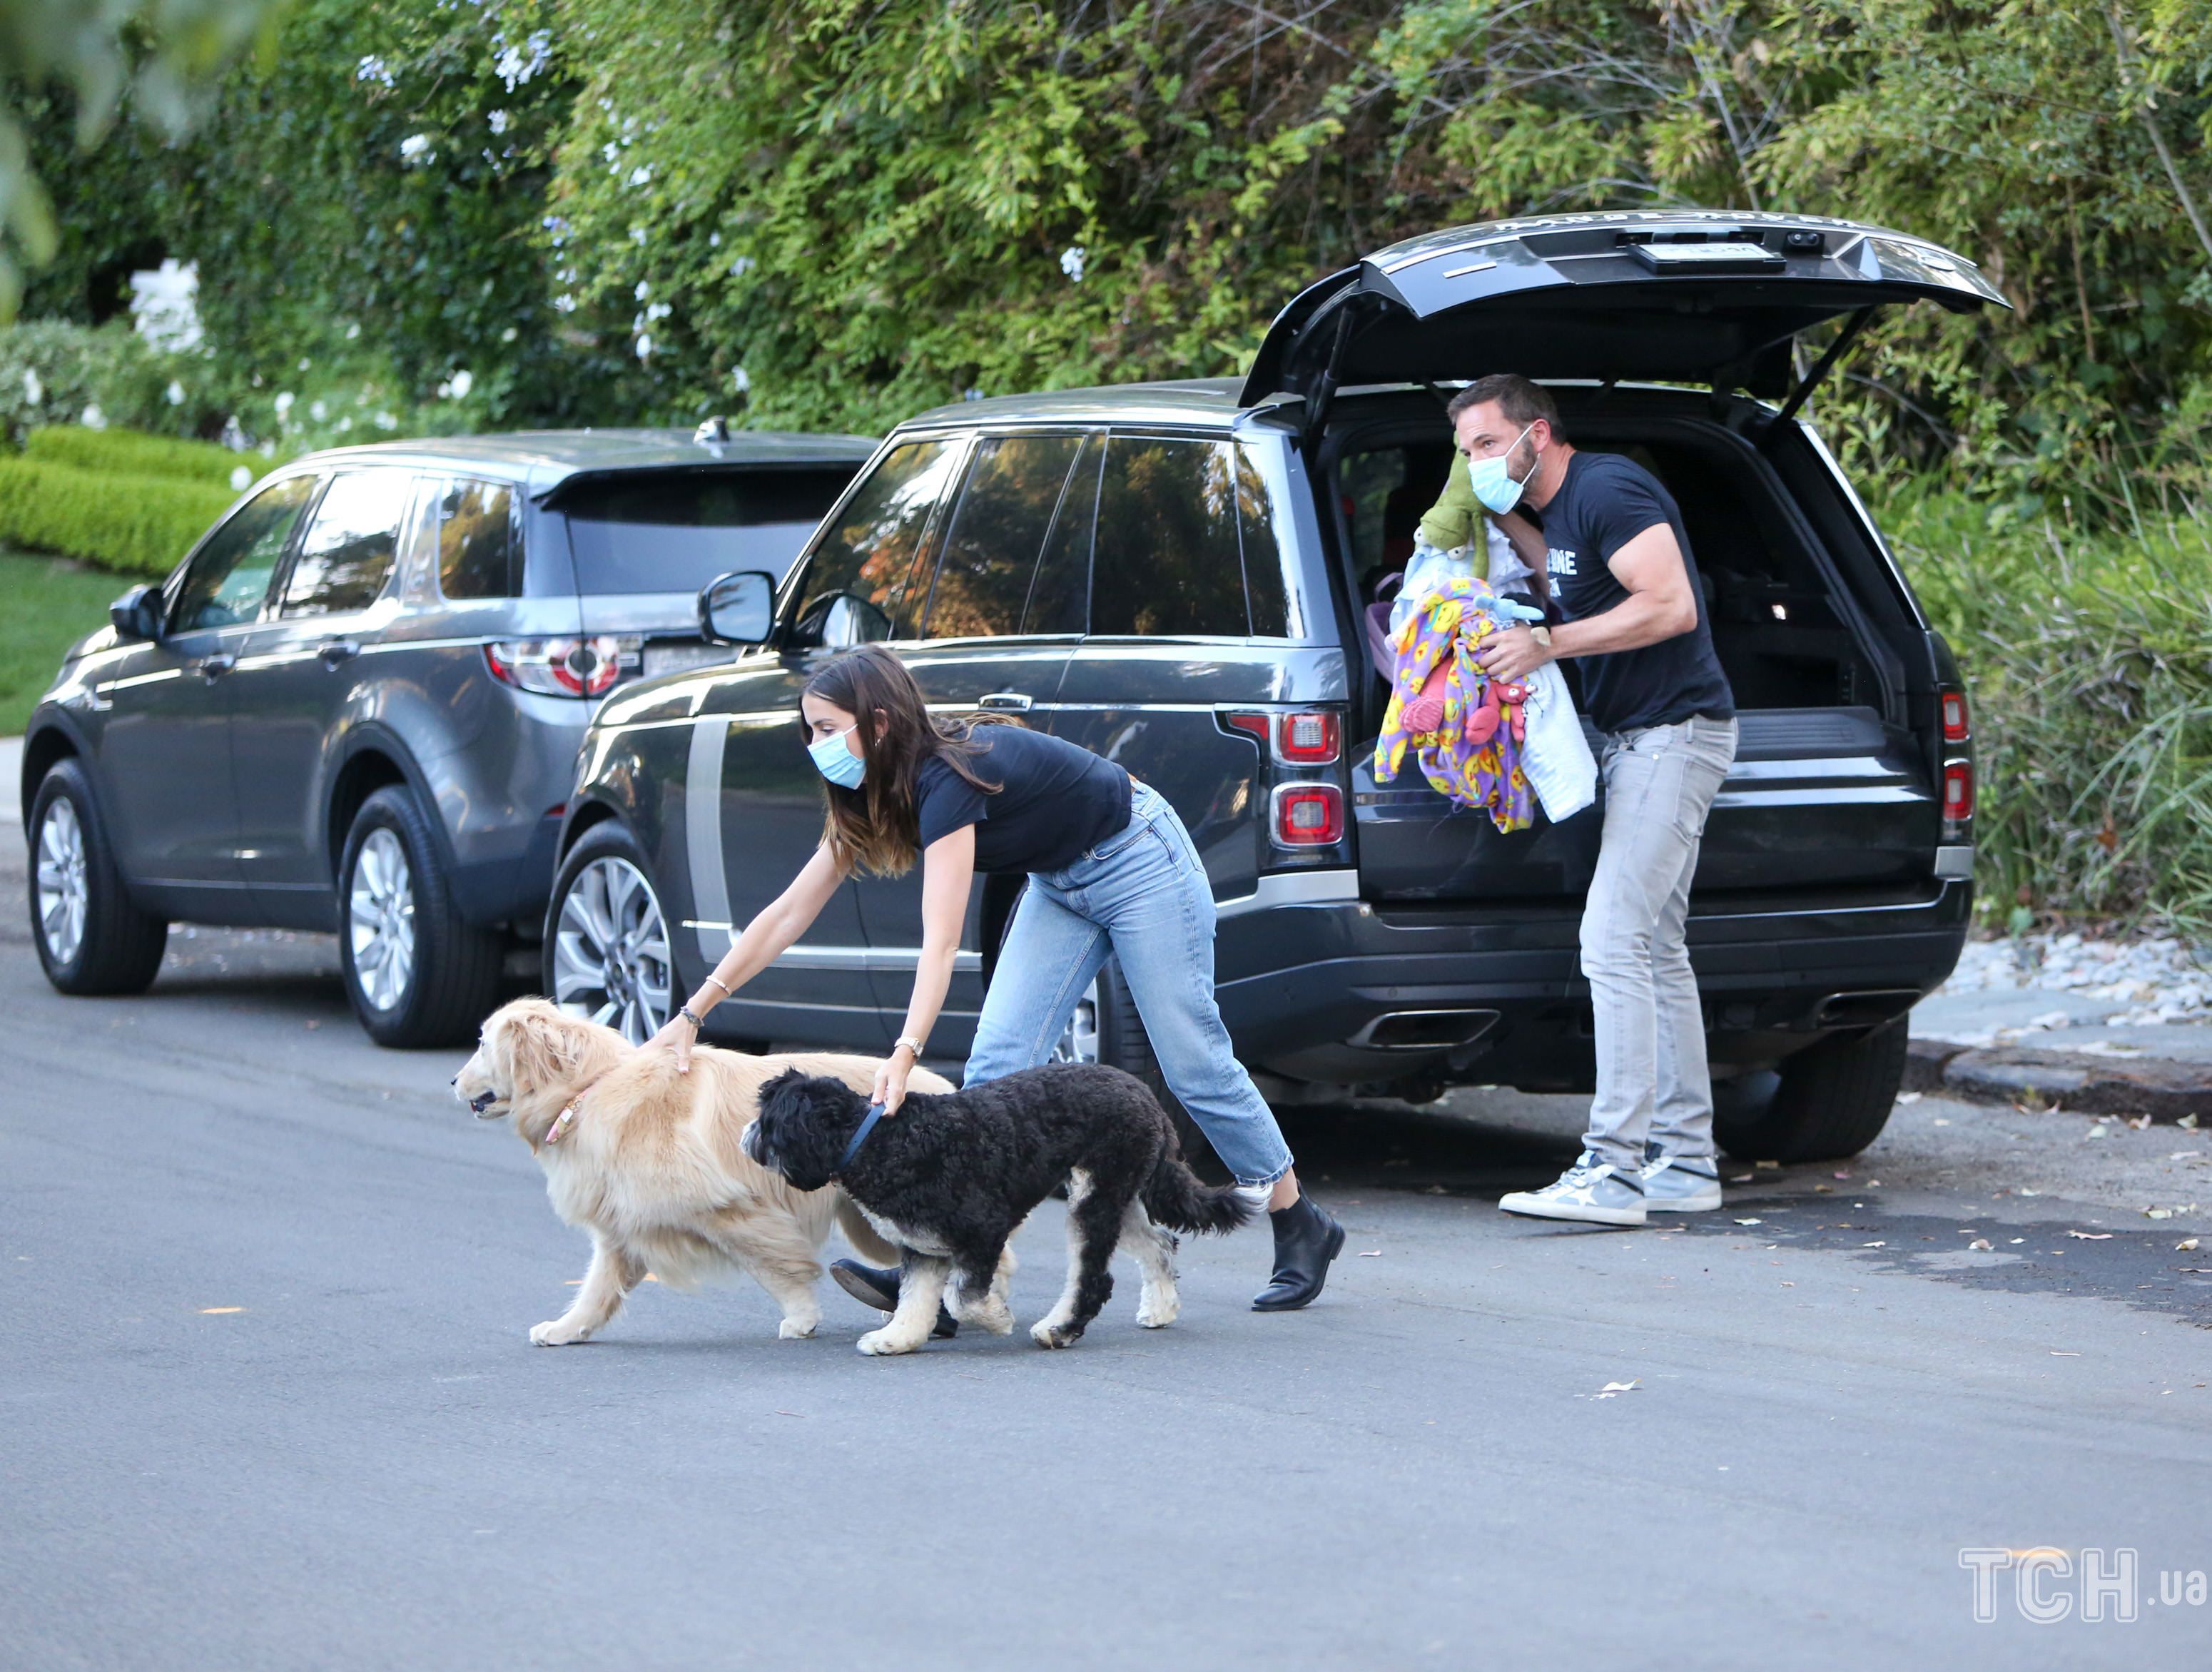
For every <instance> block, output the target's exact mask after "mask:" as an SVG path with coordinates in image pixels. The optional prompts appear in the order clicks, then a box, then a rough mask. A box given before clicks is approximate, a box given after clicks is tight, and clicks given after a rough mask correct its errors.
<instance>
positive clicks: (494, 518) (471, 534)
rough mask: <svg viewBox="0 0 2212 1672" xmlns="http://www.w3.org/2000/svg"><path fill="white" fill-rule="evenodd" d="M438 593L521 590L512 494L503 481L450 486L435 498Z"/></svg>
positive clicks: (487, 594)
mask: <svg viewBox="0 0 2212 1672" xmlns="http://www.w3.org/2000/svg"><path fill="white" fill-rule="evenodd" d="M438 590H439V591H440V592H441V593H444V594H445V595H446V596H447V598H458V599H471V598H513V597H516V596H518V595H519V594H520V593H521V591H522V547H521V542H520V541H519V540H518V539H516V538H515V530H514V495H513V489H510V488H508V487H507V484H506V483H503V482H449V483H446V484H445V491H444V492H442V493H441V494H440V495H439V496H438Z"/></svg>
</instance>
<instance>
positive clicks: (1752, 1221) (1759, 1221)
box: [1736, 1219, 1766, 1225]
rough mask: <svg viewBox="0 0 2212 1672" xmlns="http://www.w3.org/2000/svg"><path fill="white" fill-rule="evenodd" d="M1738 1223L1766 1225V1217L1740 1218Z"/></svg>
mask: <svg viewBox="0 0 2212 1672" xmlns="http://www.w3.org/2000/svg"><path fill="white" fill-rule="evenodd" d="M1736 1223H1737V1224H1738V1225H1765V1223H1766V1221H1765V1220H1764V1219H1738V1220H1737V1221H1736Z"/></svg>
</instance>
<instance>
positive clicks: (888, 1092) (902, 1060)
mask: <svg viewBox="0 0 2212 1672" xmlns="http://www.w3.org/2000/svg"><path fill="white" fill-rule="evenodd" d="M913 1072H914V1059H913V1058H912V1057H910V1056H908V1055H907V1054H906V1052H905V1051H904V1050H895V1051H893V1052H892V1053H891V1054H890V1055H889V1056H888V1057H886V1058H884V1066H883V1067H880V1068H878V1069H877V1070H876V1089H875V1091H874V1094H873V1095H872V1097H870V1099H869V1101H870V1102H872V1103H879V1104H882V1105H883V1106H884V1114H886V1115H896V1114H897V1113H898V1112H899V1105H900V1104H902V1103H904V1102H905V1101H906V1077H907V1076H908V1074H910V1073H913Z"/></svg>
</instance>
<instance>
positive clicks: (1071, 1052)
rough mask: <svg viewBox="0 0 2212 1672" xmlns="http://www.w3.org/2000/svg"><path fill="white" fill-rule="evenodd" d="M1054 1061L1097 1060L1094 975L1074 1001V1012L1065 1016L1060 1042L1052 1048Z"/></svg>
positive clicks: (1095, 986)
mask: <svg viewBox="0 0 2212 1672" xmlns="http://www.w3.org/2000/svg"><path fill="white" fill-rule="evenodd" d="M1052 1060H1053V1061H1054V1062H1096V1061H1098V982H1097V978H1096V977H1095V976H1094V977H1093V978H1092V980H1091V985H1090V986H1089V987H1087V988H1085V989H1084V993H1083V996H1082V997H1081V998H1080V999H1078V1000H1076V1001H1075V1013H1074V1014H1073V1016H1071V1017H1069V1018H1067V1028H1066V1031H1065V1032H1063V1033H1062V1034H1061V1035H1060V1043H1058V1044H1057V1045H1055V1046H1054V1047H1053V1048H1052Z"/></svg>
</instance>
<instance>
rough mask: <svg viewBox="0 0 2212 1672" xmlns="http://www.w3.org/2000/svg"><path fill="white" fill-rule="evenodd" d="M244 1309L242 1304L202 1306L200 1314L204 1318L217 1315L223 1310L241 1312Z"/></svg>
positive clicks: (223, 1311) (220, 1314)
mask: <svg viewBox="0 0 2212 1672" xmlns="http://www.w3.org/2000/svg"><path fill="white" fill-rule="evenodd" d="M244 1310H246V1309H245V1308H244V1307H243V1306H203V1307H201V1308H200V1316H202V1317H204V1318H211V1317H218V1316H222V1314H223V1313H225V1312H243V1311H244Z"/></svg>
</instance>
